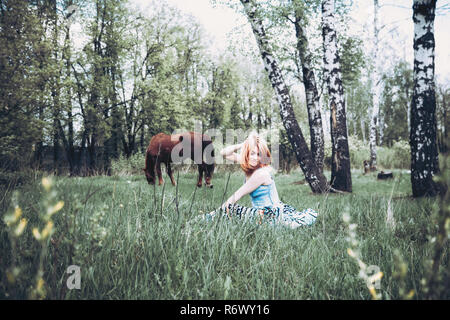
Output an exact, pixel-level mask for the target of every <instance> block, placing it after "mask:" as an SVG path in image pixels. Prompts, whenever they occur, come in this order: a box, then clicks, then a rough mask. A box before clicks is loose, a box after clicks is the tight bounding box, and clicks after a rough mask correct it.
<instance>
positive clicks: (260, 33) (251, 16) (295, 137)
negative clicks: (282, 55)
mask: <svg viewBox="0 0 450 320" xmlns="http://www.w3.org/2000/svg"><path fill="white" fill-rule="evenodd" d="M240 1H241V3H242V4H243V6H244V10H245V13H246V15H247V18H248V20H249V22H250V24H251V26H252V30H253V34H254V35H255V38H256V42H257V43H258V47H259V51H260V53H261V57H262V59H263V62H264V67H265V69H266V71H267V73H268V76H269V80H270V82H271V84H272V87H273V88H274V90H275V93H276V96H277V100H278V103H279V105H280V115H281V119H282V121H283V125H284V127H285V128H286V133H287V135H288V139H289V142H290V143H291V145H292V147H293V149H294V151H295V155H296V157H297V161H298V163H299V164H300V167H301V169H302V171H303V173H304V175H305V178H306V181H308V183H309V185H310V187H311V190H312V191H313V192H314V193H324V192H328V191H329V189H330V188H329V185H328V183H327V180H326V178H325V176H324V175H323V173H322V172H321V171H320V170H319V169H318V167H317V166H316V163H315V161H314V159H313V157H312V155H311V152H310V151H309V148H308V145H307V144H306V141H305V138H304V137H303V134H302V132H301V129H300V127H299V125H298V122H297V120H296V118H295V114H294V109H293V107H292V103H291V98H290V95H289V90H288V88H287V86H286V84H285V82H284V79H283V76H282V74H281V71H280V69H279V67H278V64H277V61H276V60H275V58H274V56H273V54H272V53H271V49H270V46H269V43H268V41H267V37H266V33H265V30H264V27H263V25H262V21H261V19H260V18H258V17H257V13H256V9H255V3H254V1H252V0H240Z"/></svg>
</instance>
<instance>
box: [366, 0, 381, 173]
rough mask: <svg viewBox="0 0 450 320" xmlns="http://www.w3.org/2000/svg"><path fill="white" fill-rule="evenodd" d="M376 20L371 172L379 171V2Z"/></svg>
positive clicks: (374, 20)
mask: <svg viewBox="0 0 450 320" xmlns="http://www.w3.org/2000/svg"><path fill="white" fill-rule="evenodd" d="M373 7H374V18H373V31H374V49H373V57H372V60H373V63H374V66H373V70H372V73H371V80H372V108H371V112H370V133H369V146H370V170H371V171H376V170H377V135H378V130H377V129H378V120H379V119H378V117H379V112H380V95H381V79H380V73H379V63H378V62H379V61H378V60H379V57H378V42H379V40H378V35H379V26H378V9H379V5H378V0H374V1H373Z"/></svg>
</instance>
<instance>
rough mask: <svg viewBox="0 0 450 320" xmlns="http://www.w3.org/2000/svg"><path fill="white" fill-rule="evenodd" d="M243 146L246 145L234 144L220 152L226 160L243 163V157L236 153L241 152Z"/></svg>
mask: <svg viewBox="0 0 450 320" xmlns="http://www.w3.org/2000/svg"><path fill="white" fill-rule="evenodd" d="M243 144H244V143H239V144H234V145H231V146H228V147H226V148H223V149H222V150H221V151H220V154H221V155H222V156H223V157H225V158H226V159H228V160H231V161H233V162H237V163H240V162H241V156H240V155H239V154H238V153H236V152H235V151H236V150H239V149H240V148H242V145H243Z"/></svg>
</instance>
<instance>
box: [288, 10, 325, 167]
mask: <svg viewBox="0 0 450 320" xmlns="http://www.w3.org/2000/svg"><path fill="white" fill-rule="evenodd" d="M302 20H303V19H302V16H301V13H300V11H299V10H298V9H296V10H295V34H296V36H297V50H298V54H299V58H300V63H301V65H302V74H303V84H304V85H305V94H306V107H307V109H308V120H309V130H310V136H311V141H310V145H311V154H312V156H313V158H314V161H315V162H316V165H317V167H318V169H319V170H320V171H323V158H324V136H323V127H322V115H321V112H320V104H319V93H318V91H317V85H316V78H315V76H314V70H313V68H312V55H311V53H310V52H309V50H308V39H307V37H306V35H305V32H304V30H303V26H302V23H301V21H302Z"/></svg>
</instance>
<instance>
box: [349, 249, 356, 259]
mask: <svg viewBox="0 0 450 320" xmlns="http://www.w3.org/2000/svg"><path fill="white" fill-rule="evenodd" d="M347 253H348V255H349V256H350V257H352V258H356V254H355V253H354V252H353V250H352V249H350V248H348V249H347Z"/></svg>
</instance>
